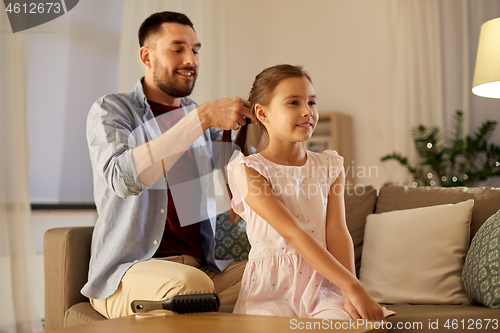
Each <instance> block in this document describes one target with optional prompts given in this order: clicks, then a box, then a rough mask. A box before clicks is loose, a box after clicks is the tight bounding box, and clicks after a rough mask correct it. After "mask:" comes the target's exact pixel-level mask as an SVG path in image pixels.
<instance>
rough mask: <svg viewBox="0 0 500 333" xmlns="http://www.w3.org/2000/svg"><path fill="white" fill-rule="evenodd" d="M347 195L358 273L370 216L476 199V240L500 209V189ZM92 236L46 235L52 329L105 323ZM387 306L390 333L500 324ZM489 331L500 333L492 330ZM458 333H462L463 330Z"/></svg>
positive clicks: (447, 309)
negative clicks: (93, 301) (93, 287)
mask: <svg viewBox="0 0 500 333" xmlns="http://www.w3.org/2000/svg"><path fill="white" fill-rule="evenodd" d="M345 194H346V195H345V201H346V218H347V224H348V227H349V231H350V232H351V235H352V238H353V242H354V247H355V254H356V268H357V271H358V272H359V267H360V263H361V253H362V247H363V237H364V228H365V223H366V217H367V215H368V214H371V213H374V212H375V213H383V212H388V211H394V210H401V209H410V208H417V207H425V206H433V205H440V204H448V203H458V202H461V201H465V200H468V199H474V208H473V212H472V222H471V239H472V237H473V236H474V234H475V233H476V231H477V230H478V229H479V227H480V226H481V225H482V224H483V223H484V222H485V221H486V219H487V218H488V217H489V216H491V215H492V214H494V213H495V212H496V211H497V210H499V209H500V188H439V187H421V188H407V187H400V186H393V187H383V188H382V189H381V190H380V191H377V190H376V189H374V188H372V187H366V188H364V189H363V188H361V187H358V188H356V189H350V190H346V193H345ZM91 236H92V227H71V228H57V229H51V230H49V231H47V232H46V234H45V236H44V260H45V328H46V330H51V329H57V328H61V327H68V326H74V325H79V324H84V323H88V322H92V321H96V320H105V318H104V317H103V316H101V315H100V314H99V313H97V312H96V311H95V310H94V309H93V308H92V306H91V305H90V303H89V301H88V299H87V298H85V297H84V296H82V295H81V294H80V289H81V288H82V286H83V285H84V283H85V282H86V279H87V271H88V262H89V257H90V242H91ZM386 307H387V308H389V309H391V310H394V311H396V312H397V315H395V316H391V317H389V318H388V321H390V322H391V323H392V324H393V327H392V329H391V330H389V331H396V330H397V327H396V325H400V327H401V328H406V329H405V331H408V332H411V331H414V332H423V331H426V330H428V324H429V322H435V321H436V320H439V324H440V327H439V328H440V329H439V331H441V330H446V329H444V328H443V327H442V325H443V324H444V323H445V322H446V320H448V319H449V320H453V319H456V320H457V321H460V320H462V319H465V320H466V321H467V320H469V319H471V320H477V319H497V320H499V325H500V310H498V309H489V308H486V307H483V306H479V305H473V304H462V305H413V304H393V305H387V306H386ZM226 311H227V309H226ZM418 322H420V323H422V325H423V326H422V327H419V326H416V324H414V323H418ZM405 324H406V327H405ZM401 325H402V326H401ZM489 330H490V331H492V332H493V331H497V330H494V329H493V328H492V327H491V326H490V329H489ZM434 331H435V330H434ZM452 331H453V332H458V331H460V329H453V330H452ZM467 331H469V330H467ZM482 331H488V330H484V329H483V330H482Z"/></svg>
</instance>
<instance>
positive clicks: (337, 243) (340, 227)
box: [326, 168, 356, 276]
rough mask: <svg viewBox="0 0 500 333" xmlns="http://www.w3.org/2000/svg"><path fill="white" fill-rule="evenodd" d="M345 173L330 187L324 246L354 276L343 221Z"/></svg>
mask: <svg viewBox="0 0 500 333" xmlns="http://www.w3.org/2000/svg"><path fill="white" fill-rule="evenodd" d="M344 184H345V173H344V169H343V168H342V172H341V173H340V174H339V176H338V177H337V179H336V180H335V182H334V183H333V184H332V186H331V187H330V193H329V195H328V206H327V210H326V245H327V249H328V251H329V252H330V253H331V254H332V256H334V257H335V258H336V259H337V260H338V261H339V262H340V263H341V264H342V266H344V267H345V268H346V269H347V270H349V271H350V272H351V273H352V274H353V275H354V276H356V267H355V263H354V245H353V243H352V238H351V234H350V233H349V230H348V229H347V225H346V219H345V204H344V187H345V185H344Z"/></svg>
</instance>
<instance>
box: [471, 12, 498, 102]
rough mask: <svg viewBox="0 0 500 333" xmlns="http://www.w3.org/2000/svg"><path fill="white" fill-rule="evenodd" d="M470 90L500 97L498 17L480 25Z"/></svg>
mask: <svg viewBox="0 0 500 333" xmlns="http://www.w3.org/2000/svg"><path fill="white" fill-rule="evenodd" d="M472 92H473V93H474V94H475V95H478V96H482V97H490V98H500V17H499V18H496V19H493V20H489V21H487V22H485V23H483V25H482V26H481V33H480V34H479V44H478V48H477V57H476V69H475V71H474V81H473V83H472Z"/></svg>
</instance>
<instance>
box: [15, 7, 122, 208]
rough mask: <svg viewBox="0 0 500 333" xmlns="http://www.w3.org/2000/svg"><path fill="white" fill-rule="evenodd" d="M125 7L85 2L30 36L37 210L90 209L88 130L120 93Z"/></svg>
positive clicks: (30, 111) (31, 127)
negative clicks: (102, 101) (97, 112)
mask: <svg viewBox="0 0 500 333" xmlns="http://www.w3.org/2000/svg"><path fill="white" fill-rule="evenodd" d="M121 14H122V1H121V0H106V1H101V0H83V1H80V2H79V3H78V5H77V6H76V7H75V8H74V9H73V10H71V11H69V12H68V13H67V14H65V15H64V16H62V17H59V18H57V19H55V20H53V21H51V22H48V23H46V24H43V25H41V26H39V27H36V28H33V29H30V30H27V31H26V32H23V33H25V34H27V35H28V37H27V38H28V47H29V50H28V52H29V60H28V61H29V63H28V82H29V83H28V126H29V135H30V138H29V139H30V195H31V201H32V202H34V203H59V202H71V201H74V202H93V189H92V170H91V167H90V161H89V157H88V149H87V140H86V136H85V123H86V119H87V114H88V111H89V110H90V106H91V105H92V103H93V102H94V101H96V100H97V99H98V98H99V97H101V96H102V95H104V94H107V93H112V92H116V90H117V88H118V50H119V41H120V34H121Z"/></svg>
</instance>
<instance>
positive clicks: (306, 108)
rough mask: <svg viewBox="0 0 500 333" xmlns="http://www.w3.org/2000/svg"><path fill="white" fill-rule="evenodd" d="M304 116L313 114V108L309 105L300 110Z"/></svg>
mask: <svg viewBox="0 0 500 333" xmlns="http://www.w3.org/2000/svg"><path fill="white" fill-rule="evenodd" d="M302 113H303V115H304V117H312V115H313V110H311V108H310V107H309V106H306V107H305V108H304V110H303V111H302Z"/></svg>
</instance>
